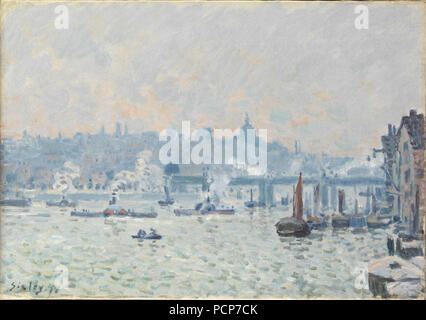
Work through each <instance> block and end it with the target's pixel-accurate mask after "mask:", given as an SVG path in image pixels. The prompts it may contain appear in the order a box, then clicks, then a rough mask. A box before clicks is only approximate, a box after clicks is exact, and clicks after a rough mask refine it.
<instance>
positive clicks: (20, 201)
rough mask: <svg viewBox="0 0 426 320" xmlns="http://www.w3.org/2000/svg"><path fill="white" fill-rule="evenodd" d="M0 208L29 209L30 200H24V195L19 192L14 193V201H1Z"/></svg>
mask: <svg viewBox="0 0 426 320" xmlns="http://www.w3.org/2000/svg"><path fill="white" fill-rule="evenodd" d="M0 206H2V207H30V206H31V199H30V198H25V197H24V194H23V193H22V192H20V191H18V192H16V195H15V199H2V200H0Z"/></svg>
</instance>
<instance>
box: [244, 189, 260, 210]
mask: <svg viewBox="0 0 426 320" xmlns="http://www.w3.org/2000/svg"><path fill="white" fill-rule="evenodd" d="M244 205H245V206H246V207H247V208H254V207H258V206H259V204H258V203H257V201H253V189H250V201H246V202H244Z"/></svg>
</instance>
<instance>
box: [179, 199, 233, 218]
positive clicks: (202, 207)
mask: <svg viewBox="0 0 426 320" xmlns="http://www.w3.org/2000/svg"><path fill="white" fill-rule="evenodd" d="M173 212H174V214H175V215H176V216H202V215H207V214H220V215H232V214H234V213H235V210H234V207H232V208H226V207H223V206H221V207H220V208H216V206H215V205H214V204H213V203H211V202H210V196H207V199H206V200H205V201H203V202H200V203H197V205H196V206H195V208H194V209H175V210H174V211H173Z"/></svg>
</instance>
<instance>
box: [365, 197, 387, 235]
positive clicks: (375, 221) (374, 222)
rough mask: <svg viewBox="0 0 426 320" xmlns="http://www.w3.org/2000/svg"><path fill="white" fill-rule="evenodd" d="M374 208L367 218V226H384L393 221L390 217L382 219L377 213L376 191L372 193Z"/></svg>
mask: <svg viewBox="0 0 426 320" xmlns="http://www.w3.org/2000/svg"><path fill="white" fill-rule="evenodd" d="M371 202H372V206H371V207H372V210H371V214H370V216H369V217H368V219H367V226H368V227H369V228H371V229H376V228H384V227H386V226H388V225H389V224H390V223H391V220H390V219H389V218H384V219H380V216H379V215H378V213H377V200H376V196H375V194H374V193H371Z"/></svg>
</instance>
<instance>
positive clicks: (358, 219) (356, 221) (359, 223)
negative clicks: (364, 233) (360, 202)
mask: <svg viewBox="0 0 426 320" xmlns="http://www.w3.org/2000/svg"><path fill="white" fill-rule="evenodd" d="M366 226H367V219H366V218H365V216H364V215H362V214H354V215H351V216H350V217H349V227H351V228H364V227H366Z"/></svg>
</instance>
